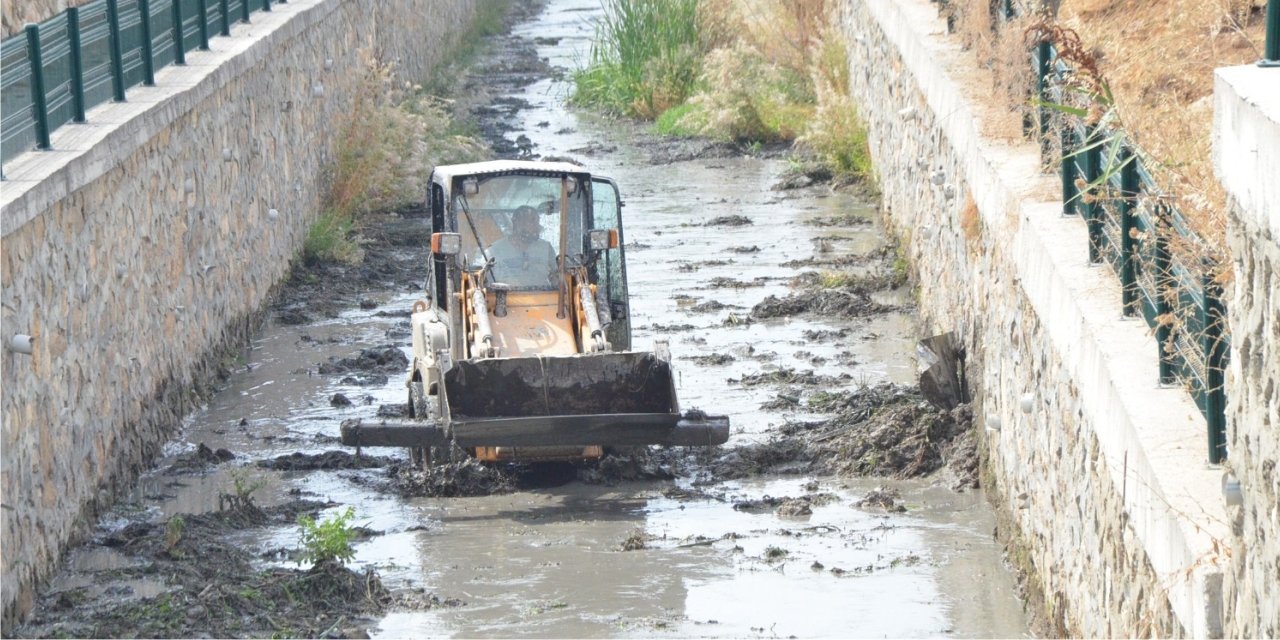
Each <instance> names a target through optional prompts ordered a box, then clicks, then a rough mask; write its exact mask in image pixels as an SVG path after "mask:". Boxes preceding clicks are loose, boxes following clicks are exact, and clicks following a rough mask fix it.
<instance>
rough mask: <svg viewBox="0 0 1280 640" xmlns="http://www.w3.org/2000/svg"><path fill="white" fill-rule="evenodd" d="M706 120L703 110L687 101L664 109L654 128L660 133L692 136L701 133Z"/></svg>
mask: <svg viewBox="0 0 1280 640" xmlns="http://www.w3.org/2000/svg"><path fill="white" fill-rule="evenodd" d="M705 120H706V115H705V114H704V113H703V112H702V111H701V110H699V109H698V108H697V107H696V106H694V105H692V104H689V103H687V102H686V103H684V104H678V105H676V106H674V107H671V108H670V109H667V110H666V111H663V112H662V115H660V116H658V119H657V120H655V121H654V123H653V128H654V130H655V131H657V132H658V133H659V134H660V135H664V136H671V137H675V138H691V137H693V136H696V135H698V134H699V132H700V131H701V130H702V127H703V126H705V124H704V123H705Z"/></svg>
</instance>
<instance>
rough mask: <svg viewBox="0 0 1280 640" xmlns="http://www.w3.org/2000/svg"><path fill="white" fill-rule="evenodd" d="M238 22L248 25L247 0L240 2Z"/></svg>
mask: <svg viewBox="0 0 1280 640" xmlns="http://www.w3.org/2000/svg"><path fill="white" fill-rule="evenodd" d="M240 20H241V21H242V22H244V23H245V24H249V0H240Z"/></svg>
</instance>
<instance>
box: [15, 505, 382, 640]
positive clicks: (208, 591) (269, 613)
mask: <svg viewBox="0 0 1280 640" xmlns="http://www.w3.org/2000/svg"><path fill="white" fill-rule="evenodd" d="M324 506H326V505H325V504H323V503H318V502H307V501H296V502H291V503H287V504H283V505H279V506H275V507H268V508H259V507H257V506H256V505H254V504H253V502H252V500H249V499H243V500H239V501H238V502H237V503H236V505H235V506H233V507H232V508H230V509H226V510H223V511H216V512H212V513H206V514H196V515H182V516H174V517H172V518H170V519H169V520H168V521H167V522H164V523H146V522H134V523H131V524H130V525H128V526H126V527H124V528H123V529H121V530H120V531H118V532H116V533H114V534H112V535H111V536H109V537H108V538H107V539H106V540H104V541H103V542H102V544H104V545H108V546H112V547H114V548H115V549H117V551H118V552H119V553H122V554H124V555H125V556H127V557H128V558H130V559H131V560H132V562H130V563H129V564H128V565H127V566H125V567H123V568H113V569H106V570H99V571H93V572H92V577H91V578H90V579H91V580H92V581H93V582H94V583H95V584H97V585H100V586H102V587H103V588H101V589H99V590H96V591H94V590H90V589H84V588H82V589H79V590H74V589H73V590H64V591H61V592H55V593H48V594H45V595H44V596H42V600H43V602H42V603H41V606H37V607H36V609H35V611H34V612H33V614H32V616H31V618H30V619H29V620H28V621H27V622H26V623H25V624H24V626H23V627H22V628H21V630H20V631H19V633H18V634H17V635H20V636H24V637H30V636H46V637H47V636H58V637H99V638H101V637H134V638H139V637H174V636H184V637H200V636H205V637H219V638H229V637H266V636H272V635H289V636H306V637H321V636H324V635H325V634H331V635H333V636H337V635H345V636H357V635H360V634H363V633H364V629H363V628H362V626H361V625H360V621H361V620H367V619H369V618H370V617H376V616H379V615H381V613H382V612H383V611H385V609H386V606H387V605H388V604H389V603H390V596H389V594H388V592H387V590H386V589H385V588H384V587H383V586H382V583H381V581H380V580H379V578H378V576H377V575H376V574H373V573H356V572H354V571H351V570H349V569H346V568H344V567H342V566H340V565H337V564H335V563H321V564H319V565H317V566H316V567H314V568H312V569H310V570H297V569H288V568H268V569H258V568H256V567H255V561H254V557H253V555H252V554H250V553H249V552H248V551H245V550H243V549H240V548H238V547H236V546H234V545H233V544H232V543H231V542H229V541H228V534H230V533H231V532H233V531H239V530H245V529H251V528H257V527H261V526H266V525H274V526H279V525H291V524H293V522H294V521H295V520H296V518H297V516H298V515H299V514H301V513H313V514H314V513H315V512H316V511H317V510H319V509H320V508H322V507H324ZM140 579H141V580H150V581H158V582H159V583H160V584H161V588H160V593H159V595H156V596H155V597H147V598H137V597H131V596H129V594H130V593H132V592H133V590H132V588H131V587H130V586H129V584H130V583H131V582H133V581H137V580H140ZM68 603H73V605H74V606H72V607H69V608H68V607H66V606H65V605H66V604H68ZM60 604H61V605H63V606H60Z"/></svg>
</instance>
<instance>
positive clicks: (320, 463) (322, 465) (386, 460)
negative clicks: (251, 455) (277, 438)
mask: <svg viewBox="0 0 1280 640" xmlns="http://www.w3.org/2000/svg"><path fill="white" fill-rule="evenodd" d="M397 462H398V460H396V459H395V458H390V457H387V456H369V455H360V456H355V455H352V454H350V453H348V452H346V451H325V452H324V453H316V454H306V453H301V452H297V451H295V452H294V453H291V454H289V455H284V456H277V457H276V458H274V459H272V460H259V461H258V466H259V467H262V468H263V469H274V470H276V471H315V470H318V469H330V470H331V469H377V468H381V467H386V466H390V465H393V464H396V463H397Z"/></svg>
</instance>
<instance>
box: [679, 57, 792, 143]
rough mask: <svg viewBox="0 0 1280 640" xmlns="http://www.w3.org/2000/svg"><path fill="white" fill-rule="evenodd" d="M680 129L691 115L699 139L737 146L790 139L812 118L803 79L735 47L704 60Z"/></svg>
mask: <svg viewBox="0 0 1280 640" xmlns="http://www.w3.org/2000/svg"><path fill="white" fill-rule="evenodd" d="M700 84H701V86H702V87H703V89H702V90H701V91H699V93H698V94H697V95H696V96H694V97H693V98H692V99H691V100H690V103H691V104H693V105H694V107H695V109H694V110H693V111H691V112H690V114H689V115H686V117H685V121H684V122H682V124H684V125H685V126H688V127H690V128H693V126H694V123H691V122H689V117H690V115H696V116H697V117H698V118H699V120H698V121H697V124H698V127H697V130H698V131H699V133H701V134H702V135H706V136H710V137H713V138H720V139H727V140H735V141H740V142H777V141H781V140H792V139H794V138H795V137H796V136H798V135H799V134H800V133H802V132H803V131H804V128H805V123H806V121H807V120H808V119H809V117H810V116H812V114H813V93H812V91H811V90H810V89H809V87H808V81H807V79H806V78H805V77H804V76H803V75H801V74H798V73H796V72H794V71H792V70H790V69H788V68H786V67H783V66H780V65H777V64H774V63H772V62H770V61H768V60H766V59H765V58H764V57H763V56H762V55H761V54H760V52H759V51H758V50H756V49H755V48H753V47H751V46H749V45H747V44H746V43H743V42H739V43H737V44H735V45H734V46H731V47H722V48H719V49H716V50H715V51H712V52H711V53H710V54H708V55H707V57H706V60H705V63H704V66H703V73H702V76H701V80H700Z"/></svg>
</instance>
